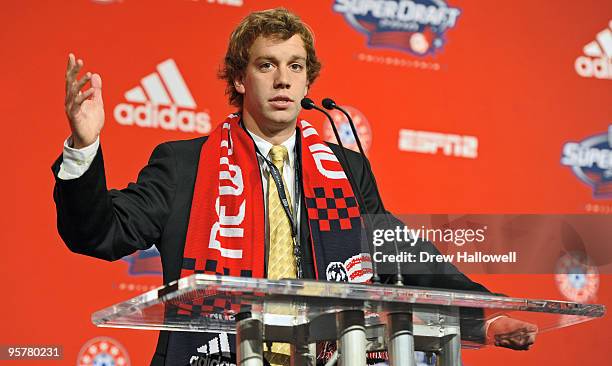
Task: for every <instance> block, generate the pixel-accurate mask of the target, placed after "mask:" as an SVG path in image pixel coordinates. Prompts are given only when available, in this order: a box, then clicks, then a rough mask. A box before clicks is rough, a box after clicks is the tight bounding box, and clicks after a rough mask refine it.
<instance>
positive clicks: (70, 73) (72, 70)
mask: <svg viewBox="0 0 612 366" xmlns="http://www.w3.org/2000/svg"><path fill="white" fill-rule="evenodd" d="M71 56H72V57H70V59H69V61H68V64H69V67H68V70H67V71H66V82H67V83H72V82H73V81H74V80H76V77H77V75H78V74H79V71H81V68H82V67H83V60H81V59H78V60H76V62H73V61H72V58H74V55H72V54H71Z"/></svg>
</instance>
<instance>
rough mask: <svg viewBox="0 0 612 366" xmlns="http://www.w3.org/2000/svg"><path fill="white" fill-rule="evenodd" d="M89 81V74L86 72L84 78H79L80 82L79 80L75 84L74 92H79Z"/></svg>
mask: <svg viewBox="0 0 612 366" xmlns="http://www.w3.org/2000/svg"><path fill="white" fill-rule="evenodd" d="M89 79H91V73H90V72H88V73H87V74H85V76H83V77H82V78H81V80H79V81H78V82H77V83H76V87H75V90H76V91H79V90H81V89H83V86H85V84H87V82H88V81H89Z"/></svg>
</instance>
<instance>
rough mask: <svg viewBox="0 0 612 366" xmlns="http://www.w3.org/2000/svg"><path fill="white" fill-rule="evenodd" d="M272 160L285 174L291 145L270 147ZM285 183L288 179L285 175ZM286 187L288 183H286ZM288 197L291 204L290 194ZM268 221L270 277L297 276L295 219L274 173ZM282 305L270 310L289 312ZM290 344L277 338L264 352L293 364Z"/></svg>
mask: <svg viewBox="0 0 612 366" xmlns="http://www.w3.org/2000/svg"><path fill="white" fill-rule="evenodd" d="M270 158H271V159H272V163H273V164H274V166H275V167H276V168H277V169H278V171H279V173H280V175H281V178H282V176H283V165H284V163H285V159H287V158H288V152H287V148H286V147H284V146H282V145H275V146H273V147H272V149H271V150H270ZM283 183H285V181H284V179H283ZM285 187H286V185H285ZM287 193H288V192H287V190H285V194H286V195H287V200H288V203H289V207H290V208H291V201H290V200H289V195H288V194H287ZM268 223H269V224H270V226H269V227H270V251H269V254H268V278H269V279H272V280H278V279H281V278H296V276H297V268H296V263H295V254H294V253H293V239H292V237H291V223H290V221H289V218H288V217H287V214H286V213H285V210H284V208H283V205H282V203H281V200H280V197H279V195H278V189H277V187H276V183H274V179H273V178H272V175H270V176H269V177H268ZM286 310H287V309H283V306H281V307H280V308H278V309H272V308H271V307H269V308H268V309H267V311H274V312H285V311H286ZM289 355H290V346H289V344H288V343H279V342H274V343H273V344H272V349H271V350H270V351H268V352H265V353H264V356H266V358H267V359H268V361H269V362H270V364H271V365H280V366H285V365H289Z"/></svg>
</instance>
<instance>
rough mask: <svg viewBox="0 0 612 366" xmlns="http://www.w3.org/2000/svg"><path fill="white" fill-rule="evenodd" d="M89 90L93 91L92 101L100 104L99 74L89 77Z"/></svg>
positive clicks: (100, 86)
mask: <svg viewBox="0 0 612 366" xmlns="http://www.w3.org/2000/svg"><path fill="white" fill-rule="evenodd" d="M91 88H92V89H93V90H94V94H93V100H94V101H95V102H100V103H102V78H101V77H100V75H99V74H93V75H91Z"/></svg>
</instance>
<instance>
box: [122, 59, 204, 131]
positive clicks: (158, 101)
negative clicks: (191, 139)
mask: <svg viewBox="0 0 612 366" xmlns="http://www.w3.org/2000/svg"><path fill="white" fill-rule="evenodd" d="M156 69H157V71H156V72H153V73H151V74H149V75H147V76H145V77H144V78H142V80H141V81H140V85H139V86H136V87H134V88H132V89H130V90H128V91H127V92H126V93H125V94H124V97H125V99H126V101H127V103H119V104H117V106H115V109H114V111H113V116H114V117H115V120H116V121H117V123H119V124H120V125H124V126H133V125H136V126H139V127H148V128H161V129H164V130H172V131H182V132H196V133H201V134H207V133H209V132H210V129H211V123H210V115H209V114H208V113H207V112H205V111H198V110H197V105H196V102H195V100H194V99H193V96H192V95H191V92H190V91H189V88H187V84H186V83H185V79H183V76H182V75H181V73H180V71H179V69H178V67H177V66H176V62H174V60H173V59H168V60H165V61H163V62H161V63H160V64H158V65H157V68H156Z"/></svg>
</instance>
